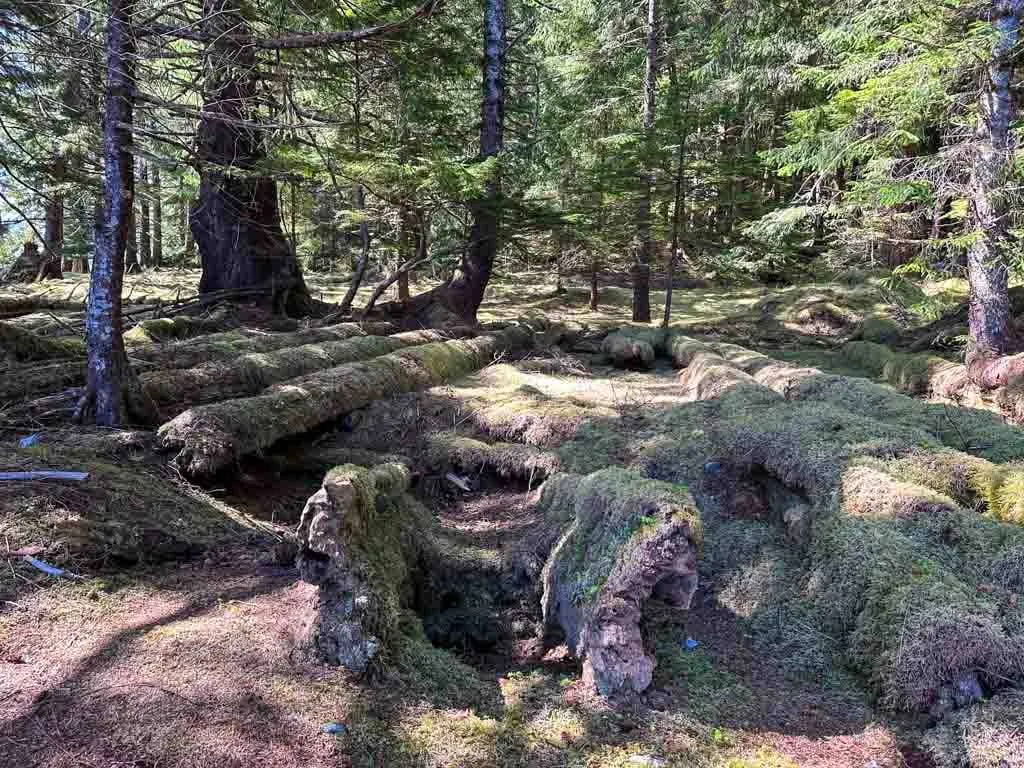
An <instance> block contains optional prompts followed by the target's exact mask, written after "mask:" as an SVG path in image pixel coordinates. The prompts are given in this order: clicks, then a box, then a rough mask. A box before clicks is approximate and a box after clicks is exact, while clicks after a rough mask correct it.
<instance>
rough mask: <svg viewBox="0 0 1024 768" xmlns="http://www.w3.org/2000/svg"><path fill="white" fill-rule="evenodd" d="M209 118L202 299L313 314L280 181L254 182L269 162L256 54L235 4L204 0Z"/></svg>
mask: <svg viewBox="0 0 1024 768" xmlns="http://www.w3.org/2000/svg"><path fill="white" fill-rule="evenodd" d="M200 26H201V30H202V32H203V34H204V37H206V38H207V39H209V40H210V41H211V42H210V43H208V44H207V46H206V49H205V51H204V59H205V72H206V80H205V82H204V87H203V91H204V93H203V100H204V105H203V113H202V114H203V117H202V118H201V119H200V121H199V127H198V130H197V132H196V144H197V152H198V155H199V160H200V161H201V171H200V178H199V198H198V200H197V201H196V203H195V205H194V206H193V207H192V211H191V221H190V223H191V229H192V234H193V236H194V237H195V241H196V244H197V245H198V247H199V255H200V258H201V260H202V266H203V276H202V278H201V279H200V281H199V290H200V292H201V293H207V292H210V291H217V290H223V289H255V290H258V291H261V292H262V293H263V294H264V295H265V296H266V298H267V300H268V301H269V302H271V303H272V304H273V306H274V307H275V308H276V309H280V310H285V311H288V312H289V313H292V314H302V313H306V312H308V311H309V310H310V309H311V307H312V303H313V302H312V299H311V297H310V295H309V290H308V289H307V288H306V283H305V280H303V277H302V270H301V269H300V268H299V263H298V261H297V259H296V257H295V252H294V251H293V250H292V249H291V247H290V245H289V243H288V240H287V238H285V236H284V232H283V231H282V229H281V213H280V210H279V208H278V202H277V182H276V181H275V180H274V179H273V178H271V177H269V176H260V175H255V174H257V173H258V169H259V167H260V165H261V164H262V162H263V161H264V160H265V150H264V137H263V132H262V131H260V130H259V129H258V128H257V127H256V126H254V125H253V123H254V122H256V121H257V120H258V119H259V109H258V103H257V102H258V90H259V89H258V87H257V62H256V55H255V50H254V48H252V47H251V46H245V45H243V44H241V43H240V42H239V38H240V37H241V36H243V35H245V34H246V33H248V31H249V25H248V24H247V23H246V21H245V19H244V18H243V16H242V14H241V12H240V11H239V8H238V5H237V2H236V0H203V20H202V23H201V25H200Z"/></svg>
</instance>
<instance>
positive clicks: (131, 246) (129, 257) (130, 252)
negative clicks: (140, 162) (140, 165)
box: [94, 169, 139, 275]
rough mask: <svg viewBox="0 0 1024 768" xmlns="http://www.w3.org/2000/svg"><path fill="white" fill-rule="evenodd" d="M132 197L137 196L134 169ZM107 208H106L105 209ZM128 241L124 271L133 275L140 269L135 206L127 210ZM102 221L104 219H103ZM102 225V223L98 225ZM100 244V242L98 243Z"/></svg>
mask: <svg viewBox="0 0 1024 768" xmlns="http://www.w3.org/2000/svg"><path fill="white" fill-rule="evenodd" d="M131 174H132V197H133V198H134V196H135V191H134V190H135V171H134V169H132V171H131ZM104 210H105V209H104ZM126 216H127V218H128V234H127V237H128V241H127V243H126V244H125V256H124V271H125V272H126V273H127V274H129V275H131V274H134V273H135V272H138V271H139V233H138V231H137V230H136V228H135V206H134V205H132V207H131V209H130V210H128V211H127V213H126ZM101 221H102V219H101ZM97 226H102V225H97ZM97 246H98V244H97ZM94 258H95V257H94Z"/></svg>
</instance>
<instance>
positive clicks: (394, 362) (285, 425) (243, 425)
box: [157, 326, 532, 476]
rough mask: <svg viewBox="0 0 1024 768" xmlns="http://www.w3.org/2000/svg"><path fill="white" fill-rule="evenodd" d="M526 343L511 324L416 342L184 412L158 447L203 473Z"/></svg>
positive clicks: (461, 373)
mask: <svg viewBox="0 0 1024 768" xmlns="http://www.w3.org/2000/svg"><path fill="white" fill-rule="evenodd" d="M531 340H532V335H531V333H530V332H529V331H527V330H526V329H524V328H522V327H519V326H513V327H511V328H509V329H507V330H505V331H502V332H500V333H496V334H492V335H487V336H481V337H479V338H476V339H469V340H465V341H445V342H437V343H434V344H424V345H422V346H418V347H412V348H409V349H403V350H399V351H397V352H392V353H390V354H387V355H382V356H380V357H376V358H374V359H372V360H369V361H365V362H358V363H349V364H347V365H341V366H338V367H335V368H328V369H326V370H323V371H318V372H317V373H312V374H309V375H307V376H302V377H299V378H296V379H292V380H290V381H287V382H284V383H282V384H277V385H275V386H273V387H271V388H269V389H268V390H266V392H264V393H263V394H261V395H258V396H256V397H248V398H238V399H235V400H228V401H225V402H221V403H213V404H211V405H204V406H199V407H197V408H191V409H189V410H188V411H185V412H184V413H182V414H181V415H179V416H178V417H177V418H175V419H173V420H172V421H169V422H168V423H166V424H164V425H163V426H162V427H161V428H160V431H159V433H158V439H157V442H158V446H159V447H161V448H162V449H164V450H177V451H178V456H177V459H176V461H177V463H178V465H179V466H180V467H181V468H182V470H183V471H184V472H185V473H186V474H188V475H191V476H202V475H210V474H213V473H215V472H217V471H218V470H221V469H224V468H225V467H228V466H230V465H231V464H233V463H234V462H235V461H237V459H238V458H239V457H240V456H243V455H245V454H249V453H255V452H257V451H260V450H262V449H264V448H267V447H269V446H271V445H273V444H274V443H275V442H277V441H278V440H281V439H282V438H285V437H290V436H294V435H300V434H303V433H305V432H308V431H309V430H311V429H314V428H315V427H317V426H319V425H321V424H323V423H325V422H328V421H330V420H331V419H334V418H337V417H338V416H341V415H343V414H345V413H348V412H349V411H353V410H355V409H356V408H361V407H363V406H365V405H367V404H369V403H371V402H372V401H374V400H378V399H381V398H386V397H393V396H395V395H398V394H402V393H405V392H412V391H415V390H419V389H427V388H429V387H433V386H437V385H438V384H443V383H445V382H446V381H450V380H451V379H455V378H458V377H460V376H464V375H466V374H468V373H471V372H473V371H475V370H478V369H479V368H482V367H483V366H485V365H487V364H488V363H489V362H491V361H492V360H493V359H494V356H495V355H496V354H498V353H500V352H504V351H507V350H509V349H514V348H517V347H523V346H525V345H527V344H529V343H530V342H531Z"/></svg>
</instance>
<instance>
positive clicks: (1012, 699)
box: [924, 690, 1024, 768]
mask: <svg viewBox="0 0 1024 768" xmlns="http://www.w3.org/2000/svg"><path fill="white" fill-rule="evenodd" d="M924 744H925V747H926V749H927V752H928V754H929V755H930V756H931V757H932V759H933V760H934V761H935V764H936V766H938V768H965V767H966V768H1020V767H1021V766H1024V691H1022V690H1006V691H1002V692H1000V693H998V694H996V695H995V696H993V697H992V698H991V699H989V700H988V701H984V702H982V703H981V704H979V705H978V706H976V707H972V708H971V709H968V710H964V711H961V712H957V713H954V714H951V715H949V716H947V717H946V718H945V719H944V720H943V721H942V723H940V724H939V725H938V726H937V727H936V728H934V729H932V730H931V731H929V732H928V733H927V734H925V738H924Z"/></svg>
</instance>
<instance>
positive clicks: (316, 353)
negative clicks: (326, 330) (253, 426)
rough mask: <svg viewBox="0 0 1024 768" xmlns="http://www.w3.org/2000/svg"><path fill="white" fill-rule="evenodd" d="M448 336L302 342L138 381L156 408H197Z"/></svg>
mask: <svg viewBox="0 0 1024 768" xmlns="http://www.w3.org/2000/svg"><path fill="white" fill-rule="evenodd" d="M457 334H458V332H457ZM448 338H451V334H449V333H442V332H441V331H408V332H405V333H398V334H395V335H394V336H357V337H354V338H351V339H346V340H344V341H327V342H321V343H318V344H303V345H301V346H298V347H290V348H286V349H280V350H277V351H274V352H254V353H250V354H247V355H241V356H239V357H237V358H233V359H231V360H223V361H211V362H208V363H204V364H203V365H199V366H196V367H195V368H184V369H179V370H168V371H150V372H147V373H143V374H142V375H141V376H140V377H139V378H140V381H141V383H142V385H143V387H144V388H145V390H146V392H147V393H148V394H149V396H150V397H151V398H153V401H154V402H155V403H157V404H158V405H166V404H171V403H185V404H188V405H198V404H201V403H209V402H213V401H215V400H227V399H229V398H233V397H243V396H245V395H254V394H257V393H258V392H260V391H262V390H264V389H266V388H267V387H269V386H270V385H272V384H277V383H278V382H281V381H287V380H288V379H294V378H296V377H298V376H304V375H306V374H308V373H313V372H314V371H320V370H323V369H325V368H333V367H335V366H338V365H343V364H345V363H352V362H355V361H357V360H367V359H370V358H374V357H378V356H380V355H385V354H388V353H389V352H395V351H397V350H399V349H404V348H406V347H411V346H416V345H418V344H428V343H431V342H438V341H445V340H446V339H448Z"/></svg>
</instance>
